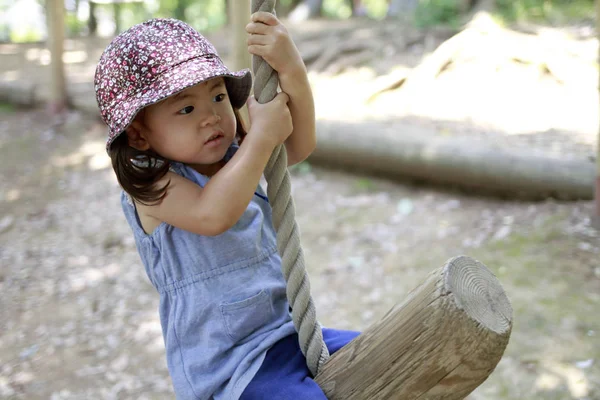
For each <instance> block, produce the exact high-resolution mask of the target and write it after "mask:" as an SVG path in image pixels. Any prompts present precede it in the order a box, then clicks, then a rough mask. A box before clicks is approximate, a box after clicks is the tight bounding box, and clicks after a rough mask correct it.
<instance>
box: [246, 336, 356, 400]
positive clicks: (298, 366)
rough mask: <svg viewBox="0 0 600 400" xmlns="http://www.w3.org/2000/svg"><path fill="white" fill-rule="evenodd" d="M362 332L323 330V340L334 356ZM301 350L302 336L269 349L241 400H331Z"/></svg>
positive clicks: (282, 340)
mask: <svg viewBox="0 0 600 400" xmlns="http://www.w3.org/2000/svg"><path fill="white" fill-rule="evenodd" d="M359 333H360V332H353V331H340V330H335V329H323V339H324V340H325V344H326V345H327V348H328V349H329V353H330V354H333V353H335V352H336V351H338V350H339V349H341V348H342V347H343V346H344V345H346V344H347V343H348V342H350V341H351V340H352V339H354V338H355V337H356V336H358V335H359ZM312 378H313V376H312V374H311V373H310V371H309V370H308V367H307V366H306V359H305V358H304V355H303V354H302V352H301V351H300V346H299V344H298V335H297V334H293V335H290V336H287V337H285V338H283V339H281V340H280V341H279V342H277V343H276V344H275V345H274V346H273V347H271V348H270V349H269V351H268V352H267V355H266V357H265V360H264V361H263V364H262V366H261V367H260V369H259V370H258V372H257V373H256V375H255V376H254V378H253V379H252V381H251V382H250V383H249V384H248V386H247V387H246V389H245V390H244V393H242V397H240V400H262V399H265V400H266V399H268V400H273V399H277V400H299V399H310V400H327V397H325V394H324V393H323V391H322V390H321V388H320V387H319V385H317V384H316V382H315V381H314V380H313V379H312Z"/></svg>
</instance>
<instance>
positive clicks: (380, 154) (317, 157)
mask: <svg viewBox="0 0 600 400" xmlns="http://www.w3.org/2000/svg"><path fill="white" fill-rule="evenodd" d="M377 125H378V126H375V125H374V124H373V123H360V124H352V123H337V122H328V121H317V148H316V150H315V152H314V153H313V154H312V155H311V156H310V158H309V161H310V162H314V163H317V164H326V165H330V166H334V167H342V168H344V169H349V170H355V171H360V172H368V173H377V174H382V175H386V176H390V177H395V178H398V177H400V178H404V179H406V178H412V179H417V180H424V181H428V182H433V183H441V184H451V185H456V186H459V187H463V188H471V189H483V190H485V191H490V192H493V193H500V194H504V195H508V196H518V197H522V198H535V199H541V198H547V197H555V198H558V199H564V200H574V199H583V200H589V199H592V198H593V194H594V182H595V173H596V171H595V164H594V161H593V160H591V159H586V158H584V157H585V156H583V155H582V156H581V158H568V157H566V156H561V157H553V156H550V155H547V154H544V153H540V152H533V151H528V150H525V149H517V148H506V147H499V146H498V147H494V146H492V145H491V144H485V143H476V142H474V141H473V140H469V139H468V138H456V137H439V136H436V135H435V134H433V133H432V132H428V131H427V130H424V129H423V128H419V127H415V126H411V125H406V126H401V125H398V124H395V125H394V127H393V128H390V127H387V128H386V127H385V125H383V124H377Z"/></svg>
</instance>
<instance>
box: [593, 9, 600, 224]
mask: <svg viewBox="0 0 600 400" xmlns="http://www.w3.org/2000/svg"><path fill="white" fill-rule="evenodd" d="M596 34H597V35H598V44H599V46H598V62H599V63H600V0H596ZM598 91H599V93H600V75H599V76H598ZM597 146H598V149H597V152H596V196H595V198H596V199H595V200H596V207H595V209H596V211H595V216H594V217H595V218H594V219H595V225H596V228H597V229H598V230H600V130H599V131H598V144H597Z"/></svg>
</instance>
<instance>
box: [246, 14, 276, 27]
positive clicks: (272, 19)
mask: <svg viewBox="0 0 600 400" xmlns="http://www.w3.org/2000/svg"><path fill="white" fill-rule="evenodd" d="M250 20H251V21H252V22H262V23H263V24H266V25H270V26H275V25H277V24H279V20H278V19H277V17H276V16H275V15H273V14H271V13H270V12H266V11H258V12H255V13H254V14H252V15H251V16H250Z"/></svg>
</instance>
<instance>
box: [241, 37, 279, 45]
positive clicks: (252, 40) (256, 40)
mask: <svg viewBox="0 0 600 400" xmlns="http://www.w3.org/2000/svg"><path fill="white" fill-rule="evenodd" d="M272 42H273V39H272V38H270V37H269V36H266V35H250V36H249V37H248V39H247V40H246V43H247V44H248V45H249V46H250V45H253V44H257V45H261V46H264V45H266V44H271V43H272Z"/></svg>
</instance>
